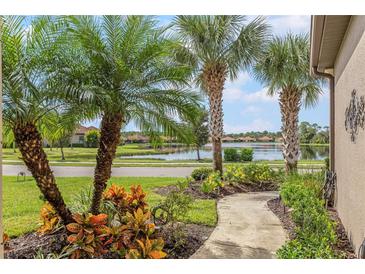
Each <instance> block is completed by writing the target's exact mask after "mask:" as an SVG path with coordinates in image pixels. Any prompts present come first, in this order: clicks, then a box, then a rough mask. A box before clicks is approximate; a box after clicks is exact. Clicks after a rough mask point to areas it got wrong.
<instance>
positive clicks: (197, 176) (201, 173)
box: [191, 167, 213, 181]
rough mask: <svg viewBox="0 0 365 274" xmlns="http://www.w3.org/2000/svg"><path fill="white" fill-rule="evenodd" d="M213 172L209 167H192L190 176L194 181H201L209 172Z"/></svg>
mask: <svg viewBox="0 0 365 274" xmlns="http://www.w3.org/2000/svg"><path fill="white" fill-rule="evenodd" d="M212 172H213V169H212V168H210V167H200V168H197V169H194V170H193V172H192V173H191V177H193V179H194V180H196V181H202V180H205V179H206V178H208V176H209V174H210V173H212Z"/></svg>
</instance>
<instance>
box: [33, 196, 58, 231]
mask: <svg viewBox="0 0 365 274" xmlns="http://www.w3.org/2000/svg"><path fill="white" fill-rule="evenodd" d="M40 215H41V220H42V224H41V226H40V228H39V229H38V232H39V233H41V234H48V233H52V232H54V231H56V230H57V228H59V227H60V225H61V218H60V217H59V216H58V214H57V212H56V210H55V209H54V208H53V207H52V205H51V204H50V203H48V202H46V203H45V204H44V205H43V207H42V208H41V212H40Z"/></svg>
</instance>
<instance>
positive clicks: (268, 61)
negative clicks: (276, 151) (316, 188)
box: [254, 33, 322, 173]
mask: <svg viewBox="0 0 365 274" xmlns="http://www.w3.org/2000/svg"><path fill="white" fill-rule="evenodd" d="M309 51H310V49H309V39H308V35H294V34H291V33H288V34H287V35H286V36H285V37H275V38H274V39H273V40H272V41H270V43H269V44H268V47H267V48H266V49H265V54H264V55H263V58H262V59H260V61H259V62H258V63H257V65H256V66H255V68H254V74H255V76H256V78H257V79H258V80H260V81H261V82H262V83H264V84H265V85H267V87H268V94H269V95H270V96H274V95H275V94H278V95H279V105H280V111H281V121H282V137H283V156H284V160H285V165H286V171H287V172H288V173H290V172H294V171H296V169H297V163H298V158H299V134H298V133H299V128H298V115H299V111H300V108H301V105H302V103H303V104H304V106H305V107H311V106H314V105H315V104H316V102H317V100H318V96H319V95H320V94H321V93H322V90H321V85H320V80H318V79H316V78H313V77H312V76H311V75H310V73H309Z"/></svg>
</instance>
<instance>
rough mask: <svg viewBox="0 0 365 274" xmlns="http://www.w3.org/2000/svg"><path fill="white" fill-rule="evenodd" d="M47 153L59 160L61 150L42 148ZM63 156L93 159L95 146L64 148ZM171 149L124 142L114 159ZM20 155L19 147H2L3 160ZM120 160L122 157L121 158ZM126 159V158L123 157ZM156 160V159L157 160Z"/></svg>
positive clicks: (158, 152) (52, 159)
mask: <svg viewBox="0 0 365 274" xmlns="http://www.w3.org/2000/svg"><path fill="white" fill-rule="evenodd" d="M44 150H45V151H46V153H47V157H48V160H50V161H61V150H60V149H59V148H52V150H51V149H50V148H44ZM63 151H64V153H65V158H66V161H67V162H82V161H94V162H95V158H96V152H97V149H96V148H85V147H74V148H69V147H67V148H64V149H63ZM169 151H171V150H170V149H169V148H165V149H163V150H158V149H153V148H148V147H147V144H126V145H124V146H118V147H117V152H116V159H115V160H116V161H118V160H119V158H120V157H121V156H132V155H147V154H161V153H167V152H169ZM20 157H21V155H20V152H19V149H16V152H14V150H13V149H12V148H3V160H19V158H20ZM121 160H122V159H121ZM124 160H125V161H127V160H128V159H124ZM157 161H158V160H157Z"/></svg>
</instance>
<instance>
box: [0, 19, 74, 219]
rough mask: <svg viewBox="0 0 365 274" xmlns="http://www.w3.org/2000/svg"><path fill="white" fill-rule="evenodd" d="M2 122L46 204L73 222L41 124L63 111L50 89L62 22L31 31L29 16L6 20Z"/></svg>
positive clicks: (42, 23) (41, 23) (35, 24)
mask: <svg viewBox="0 0 365 274" xmlns="http://www.w3.org/2000/svg"><path fill="white" fill-rule="evenodd" d="M3 19H4V25H3V28H2V32H1V35H0V36H1V38H2V43H3V44H2V45H3V50H2V58H3V122H4V125H5V127H7V128H10V129H11V130H12V132H13V134H14V139H15V142H16V144H17V145H18V148H19V150H20V152H21V155H22V159H23V161H24V163H25V165H26V166H27V168H28V169H29V171H30V172H31V173H32V176H33V177H34V179H35V181H36V183H37V186H38V187H39V189H40V190H41V192H42V194H43V196H44V197H45V198H46V199H47V201H48V202H49V203H50V204H51V205H52V206H53V207H54V208H55V209H56V210H57V212H58V214H59V215H60V216H61V218H62V219H63V220H64V221H65V222H69V221H71V220H72V217H71V212H70V210H69V209H68V208H67V207H66V204H65V202H64V200H63V198H62V195H61V193H60V191H59V189H58V187H57V185H56V180H55V177H54V175H53V173H52V170H51V168H50V166H49V162H48V159H47V155H46V153H45V152H44V150H43V146H42V145H43V144H42V143H43V139H42V136H41V134H40V132H39V125H40V124H41V123H42V122H44V119H47V114H48V113H49V112H50V111H52V110H53V109H56V108H58V107H60V104H62V102H60V101H59V100H55V99H54V95H55V94H54V92H53V90H51V89H50V88H49V86H48V82H47V80H48V79H49V77H50V75H49V73H47V66H49V64H50V63H51V56H54V53H55V51H56V49H57V47H58V45H59V39H61V37H62V35H60V33H61V32H62V30H63V23H62V21H58V20H56V19H55V18H53V17H47V16H42V17H38V18H36V19H34V20H32V22H31V23H30V25H29V26H28V29H26V27H27V26H26V25H27V24H26V22H25V19H24V17H4V18H3Z"/></svg>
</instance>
